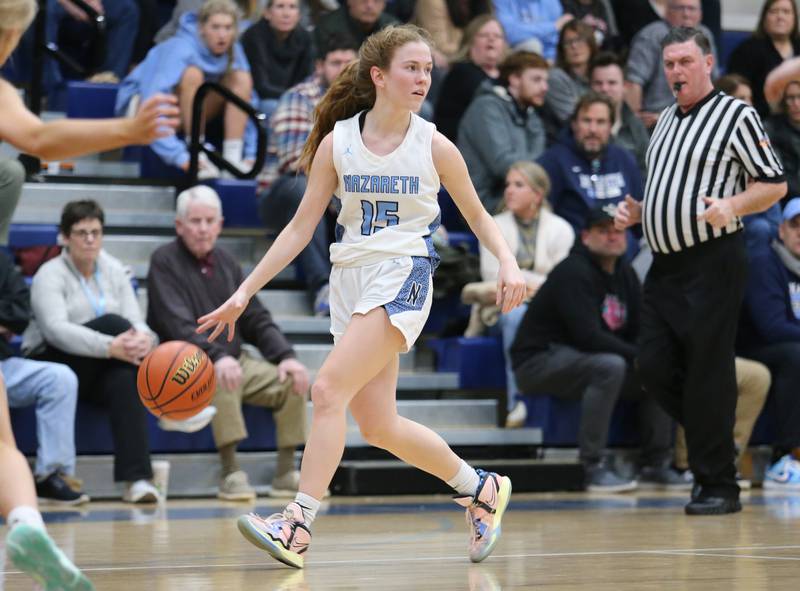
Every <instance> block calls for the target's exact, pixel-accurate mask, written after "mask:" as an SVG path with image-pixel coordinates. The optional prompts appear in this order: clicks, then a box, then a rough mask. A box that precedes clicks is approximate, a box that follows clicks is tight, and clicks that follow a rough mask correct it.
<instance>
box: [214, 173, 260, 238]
mask: <svg viewBox="0 0 800 591" xmlns="http://www.w3.org/2000/svg"><path fill="white" fill-rule="evenodd" d="M205 184H207V185H208V186H209V187H211V188H213V189H214V190H215V191H216V192H217V193H218V194H219V198H220V200H221V201H222V215H224V216H225V227H226V228H261V227H262V224H261V217H260V216H259V214H258V204H257V201H256V190H257V183H256V181H254V180H238V179H213V180H209V181H206V183H205Z"/></svg>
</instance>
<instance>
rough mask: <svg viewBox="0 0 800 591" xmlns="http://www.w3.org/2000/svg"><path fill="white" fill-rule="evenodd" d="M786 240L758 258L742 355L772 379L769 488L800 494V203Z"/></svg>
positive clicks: (790, 213)
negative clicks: (761, 366)
mask: <svg viewBox="0 0 800 591" xmlns="http://www.w3.org/2000/svg"><path fill="white" fill-rule="evenodd" d="M779 236H780V240H779V241H775V242H774V243H773V244H772V247H771V248H769V249H765V250H763V251H760V252H758V253H756V255H755V256H753V257H752V260H751V265H750V276H749V278H748V281H747V290H746V292H745V299H744V307H743V313H742V322H741V324H740V327H739V335H738V342H739V347H738V348H739V350H740V352H741V353H742V354H743V355H746V356H747V357H750V358H752V359H755V360H757V361H760V362H762V363H764V364H765V365H766V366H767V367H769V370H770V372H771V373H772V388H771V390H770V395H771V398H772V400H773V401H774V404H775V411H776V412H775V422H776V431H777V435H776V441H775V444H774V452H773V462H772V466H771V467H770V468H769V469H768V470H767V473H766V476H765V477H764V488H767V489H769V488H772V489H781V490H798V489H800V463H798V462H799V461H800V399H799V398H798V397H797V384H798V381H799V380H800V300H798V297H797V294H798V293H800V198H797V197H795V198H794V199H792V200H791V201H789V203H787V204H786V207H785V208H784V210H783V221H782V222H781V225H780V229H779Z"/></svg>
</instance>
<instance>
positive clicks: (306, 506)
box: [294, 492, 320, 525]
mask: <svg viewBox="0 0 800 591" xmlns="http://www.w3.org/2000/svg"><path fill="white" fill-rule="evenodd" d="M294 502H295V503H297V504H298V505H300V508H301V509H302V510H303V518H304V519H305V520H306V525H311V522H312V521H314V518H315V517H316V516H317V511H318V510H319V505H320V502H319V501H318V500H317V499H315V498H314V497H312V496H311V495H307V494H305V493H301V492H299V493H297V495H295V497H294Z"/></svg>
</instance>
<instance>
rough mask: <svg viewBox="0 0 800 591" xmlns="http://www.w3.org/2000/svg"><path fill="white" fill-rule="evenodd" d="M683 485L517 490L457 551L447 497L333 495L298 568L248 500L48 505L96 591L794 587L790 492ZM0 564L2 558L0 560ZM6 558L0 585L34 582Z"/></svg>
mask: <svg viewBox="0 0 800 591" xmlns="http://www.w3.org/2000/svg"><path fill="white" fill-rule="evenodd" d="M685 501H686V498H685V495H683V494H680V495H679V494H666V493H665V494H659V493H651V494H645V493H639V494H634V495H626V496H623V495H614V496H595V495H587V494H548V495H541V494H540V495H532V494H529V495H515V496H514V497H513V498H512V502H511V505H510V507H509V511H508V512H507V513H506V517H505V518H504V521H503V537H502V539H501V540H500V543H499V544H498V546H497V548H496V549H495V552H494V554H493V555H492V556H491V557H490V558H489V559H487V560H486V561H485V562H484V563H482V564H480V565H472V564H470V563H469V560H468V559H467V557H466V552H465V546H466V537H467V533H466V524H465V521H464V515H463V510H460V508H459V507H457V506H456V505H455V504H454V503H452V501H450V500H449V499H447V498H445V497H432V496H427V497H413V498H412V497H381V498H377V497H376V498H350V499H348V498H333V499H331V500H330V501H329V502H326V503H325V504H324V505H323V509H322V511H321V515H320V516H319V517H318V518H317V521H316V523H315V525H314V541H313V543H312V546H311V551H310V554H309V556H308V558H307V559H306V560H307V562H306V565H307V566H306V569H305V570H304V571H296V570H292V569H289V568H288V567H285V566H283V565H281V564H279V563H277V562H275V561H273V560H272V559H270V558H269V557H267V556H266V555H265V554H263V553H262V552H261V551H259V550H258V549H256V548H255V547H253V546H251V545H250V544H248V543H247V542H246V541H244V539H243V538H241V537H240V535H239V533H238V531H237V530H236V526H235V519H236V517H237V516H238V515H240V514H241V513H243V512H246V511H247V510H248V509H250V510H252V509H255V510H256V511H257V512H259V513H271V512H274V511H276V510H278V509H280V508H281V507H282V504H280V503H275V502H273V501H272V500H269V499H259V500H258V502H257V504H256V505H255V507H248V506H246V505H245V506H242V505H237V504H231V503H223V502H216V501H181V500H170V501H169V502H168V503H167V504H166V506H162V507H158V508H151V509H146V508H144V509H140V508H131V507H130V506H127V505H122V504H119V503H92V504H90V505H89V506H88V509H86V510H84V511H83V512H78V511H52V512H47V513H46V514H45V518H46V520H47V522H48V528H49V530H50V532H51V533H52V535H53V537H54V538H55V539H56V540H57V541H58V543H59V544H60V545H61V546H62V548H64V549H65V551H66V552H67V553H68V554H69V555H70V556H72V557H74V559H75V560H76V562H77V563H78V564H80V565H81V567H82V568H84V570H85V572H86V573H87V574H88V575H89V576H90V577H91V578H92V580H93V581H94V583H95V585H96V587H97V589H98V590H102V589H108V590H110V591H175V590H181V591H182V590H191V591H206V590H220V591H221V590H236V591H240V590H259V591H262V590H263V591H273V590H281V591H323V590H341V591H345V590H347V591H362V590H363V591H367V590H369V591H373V590H377V591H394V590H401V589H402V590H428V589H430V590H435V591H450V590H453V591H456V590H464V591H500V590H510V589H514V590H518V589H546V590H559V591H561V590H565V591H566V590H572V589H592V590H595V591H605V590H608V591H611V590H614V591H623V590H636V591H645V590H651V589H652V590H659V591H660V590H672V589H681V590H698V591H699V590H702V591H713V590H723V589H724V590H726V591H728V590H733V591H754V590H760V589H769V590H775V589H787V590H788V589H792V590H795V589H797V588H798V584H799V582H800V528H799V527H798V525H800V493H798V494H797V495H787V494H763V493H761V492H753V493H752V494H750V495H744V496H743V501H744V503H745V509H744V512H743V513H740V514H738V515H733V516H730V515H729V516H723V517H692V518H690V517H686V516H684V514H683V504H684V503H685ZM3 564H5V561H3V562H0V566H1V565H3ZM12 569H13V566H12V565H10V564H8V565H6V566H5V570H4V571H3V572H2V575H0V589H3V590H5V591H17V590H30V589H33V588H34V585H33V583H32V582H31V581H30V580H29V579H27V578H25V577H24V576H23V575H21V574H20V573H18V572H15V571H14V570H12Z"/></svg>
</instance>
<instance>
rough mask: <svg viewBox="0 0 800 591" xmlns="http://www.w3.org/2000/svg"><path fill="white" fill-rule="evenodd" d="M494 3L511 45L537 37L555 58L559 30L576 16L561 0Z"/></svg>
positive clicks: (548, 55)
mask: <svg viewBox="0 0 800 591" xmlns="http://www.w3.org/2000/svg"><path fill="white" fill-rule="evenodd" d="M493 4H494V13H495V14H496V15H497V20H499V21H500V24H502V25H503V29H504V30H505V32H506V37H507V38H508V43H509V44H510V45H511V46H512V47H513V46H515V45H520V44H524V43H525V42H526V41H529V40H530V39H537V40H538V41H539V42H540V43H541V44H542V55H544V57H546V58H547V59H548V60H550V61H553V60H555V58H556V46H557V45H558V34H559V33H560V32H561V28H562V27H563V26H564V25H566V24H567V23H568V22H569V21H571V20H573V19H574V18H575V17H574V16H573V15H571V14H565V13H564V8H563V7H562V6H561V0H493Z"/></svg>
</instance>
